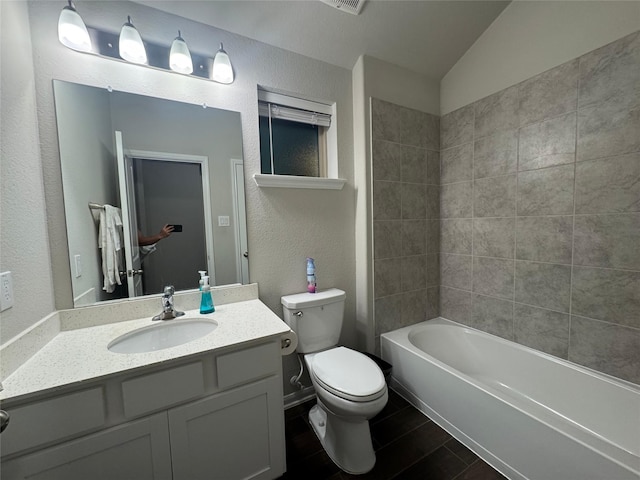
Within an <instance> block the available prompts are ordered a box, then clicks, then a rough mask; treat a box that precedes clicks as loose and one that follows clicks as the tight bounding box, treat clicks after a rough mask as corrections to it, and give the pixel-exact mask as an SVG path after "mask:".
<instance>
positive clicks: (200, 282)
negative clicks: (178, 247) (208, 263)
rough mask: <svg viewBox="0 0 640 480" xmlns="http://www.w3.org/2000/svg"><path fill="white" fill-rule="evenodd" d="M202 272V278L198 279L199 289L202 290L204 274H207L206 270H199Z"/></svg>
mask: <svg viewBox="0 0 640 480" xmlns="http://www.w3.org/2000/svg"><path fill="white" fill-rule="evenodd" d="M198 273H199V274H200V280H199V281H198V290H200V291H202V285H203V284H204V276H205V275H206V274H207V271H206V270H198Z"/></svg>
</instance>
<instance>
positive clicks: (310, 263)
mask: <svg viewBox="0 0 640 480" xmlns="http://www.w3.org/2000/svg"><path fill="white" fill-rule="evenodd" d="M307 292H309V293H316V265H315V263H314V260H313V258H307Z"/></svg>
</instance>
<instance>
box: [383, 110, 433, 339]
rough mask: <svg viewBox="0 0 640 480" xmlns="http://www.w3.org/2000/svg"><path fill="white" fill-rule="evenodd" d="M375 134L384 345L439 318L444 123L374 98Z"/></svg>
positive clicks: (421, 113) (418, 112) (427, 114)
mask: <svg viewBox="0 0 640 480" xmlns="http://www.w3.org/2000/svg"><path fill="white" fill-rule="evenodd" d="M371 131H372V133H371V137H372V143H373V146H372V172H373V174H372V176H373V258H374V296H375V324H376V338H377V337H378V336H379V335H380V334H381V333H384V332H388V331H390V330H394V329H396V328H400V327H403V326H406V325H411V324H413V323H417V322H421V321H423V320H426V319H429V318H433V317H437V316H438V284H439V275H438V268H439V267H438V254H437V252H438V246H437V244H438V237H439V228H438V227H439V225H438V220H437V219H438V217H439V211H438V205H439V198H438V196H439V188H438V183H439V176H440V156H439V153H438V151H439V149H440V141H439V134H440V119H439V117H437V116H435V115H431V114H429V113H424V112H420V111H418V110H412V109H409V108H406V107H401V106H398V105H395V104H392V103H388V102H384V101H382V100H378V99H375V98H374V99H372V100H371ZM377 344H378V342H377V340H376V345H377Z"/></svg>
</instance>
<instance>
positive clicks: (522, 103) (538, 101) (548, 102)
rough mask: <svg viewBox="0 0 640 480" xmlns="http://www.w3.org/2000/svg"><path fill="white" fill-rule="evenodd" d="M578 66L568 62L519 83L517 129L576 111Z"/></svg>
mask: <svg viewBox="0 0 640 480" xmlns="http://www.w3.org/2000/svg"><path fill="white" fill-rule="evenodd" d="M578 63H579V61H578V60H577V59H576V60H572V61H570V62H567V63H564V64H562V65H560V66H559V67H556V68H552V69H551V70H548V71H546V72H544V73H541V74H540V75H536V76H535V77H533V78H530V79H529V80H525V81H524V82H522V83H521V84H520V86H519V114H520V125H521V126H524V125H529V124H530V123H535V122H539V121H541V120H544V119H546V118H549V117H554V116H556V115H561V114H563V113H566V112H571V111H574V110H576V108H577V100H578Z"/></svg>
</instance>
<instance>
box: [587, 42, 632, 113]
mask: <svg viewBox="0 0 640 480" xmlns="http://www.w3.org/2000/svg"><path fill="white" fill-rule="evenodd" d="M639 51H640V33H639V32H635V33H632V34H631V35H627V36H626V37H623V38H621V39H620V40H617V41H615V42H613V43H610V44H608V45H605V46H604V47H602V48H599V49H597V50H594V51H593V52H590V53H587V54H586V55H583V56H582V57H581V58H580V92H579V104H580V107H584V106H586V105H590V104H593V103H598V102H603V101H611V100H615V101H620V100H621V99H622V100H623V101H624V103H626V104H627V105H630V106H634V105H635V106H638V105H640V82H638V78H640V55H639V54H638V52H639Z"/></svg>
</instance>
